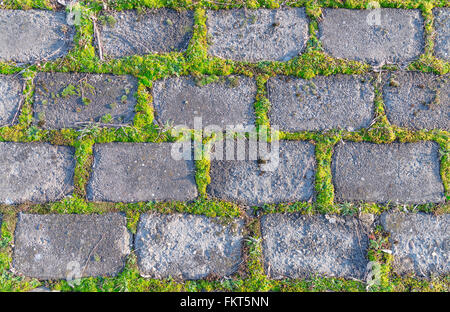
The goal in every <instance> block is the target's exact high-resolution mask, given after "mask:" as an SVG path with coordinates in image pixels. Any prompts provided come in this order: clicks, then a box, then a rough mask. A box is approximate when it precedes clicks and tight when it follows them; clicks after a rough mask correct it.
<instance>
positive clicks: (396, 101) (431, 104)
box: [383, 71, 450, 131]
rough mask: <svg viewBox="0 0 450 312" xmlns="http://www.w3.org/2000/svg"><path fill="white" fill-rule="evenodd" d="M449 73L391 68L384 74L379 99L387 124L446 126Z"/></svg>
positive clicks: (449, 110) (448, 126) (449, 109)
mask: <svg viewBox="0 0 450 312" xmlns="http://www.w3.org/2000/svg"><path fill="white" fill-rule="evenodd" d="M449 81H450V76H449V75H445V76H438V75H435V74H432V73H421V72H409V71H408V72H395V73H391V74H389V75H386V76H385V81H384V86H383V99H384V105H385V108H386V115H387V117H388V120H389V121H390V122H391V124H394V125H397V126H400V127H406V128H410V129H414V130H420V129H442V130H447V131H448V130H450V83H449Z"/></svg>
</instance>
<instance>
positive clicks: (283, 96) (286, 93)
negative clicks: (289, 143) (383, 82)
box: [267, 75, 374, 132]
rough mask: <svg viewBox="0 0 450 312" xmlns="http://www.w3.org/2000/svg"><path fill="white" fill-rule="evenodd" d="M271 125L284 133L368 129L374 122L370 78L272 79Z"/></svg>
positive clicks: (270, 87)
mask: <svg viewBox="0 0 450 312" xmlns="http://www.w3.org/2000/svg"><path fill="white" fill-rule="evenodd" d="M267 87H268V94H269V100H270V103H271V107H270V112H269V118H270V124H271V125H277V126H278V127H279V129H280V130H283V131H291V132H295V131H303V130H308V131H317V130H327V129H347V130H349V131H353V130H357V129H360V128H364V127H368V126H369V125H370V122H371V121H372V119H373V110H374V103H373V100H374V91H373V86H372V84H371V77H369V76H365V77H358V76H349V75H336V76H328V77H324V76H321V77H316V78H314V79H312V80H304V79H297V78H292V77H281V76H280V77H276V78H271V79H270V80H269V81H268V83H267Z"/></svg>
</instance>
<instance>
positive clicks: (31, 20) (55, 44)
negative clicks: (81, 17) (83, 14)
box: [0, 9, 75, 63]
mask: <svg viewBox="0 0 450 312" xmlns="http://www.w3.org/2000/svg"><path fill="white" fill-rule="evenodd" d="M74 34H75V27H74V26H70V25H68V24H67V22H66V13H64V12H52V11H43V10H26V11H22V10H1V9H0V42H1V44H0V60H1V61H13V62H16V63H34V62H37V61H43V60H47V61H48V60H53V59H56V58H58V57H62V56H64V55H66V54H67V52H68V51H69V49H70V48H71V46H72V41H73V36H74Z"/></svg>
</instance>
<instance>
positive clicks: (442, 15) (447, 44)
mask: <svg viewBox="0 0 450 312" xmlns="http://www.w3.org/2000/svg"><path fill="white" fill-rule="evenodd" d="M433 14H434V29H435V30H436V38H435V39H434V51H435V53H436V56H437V57H438V58H441V59H444V60H447V61H448V60H450V9H449V8H435V9H434V10H433Z"/></svg>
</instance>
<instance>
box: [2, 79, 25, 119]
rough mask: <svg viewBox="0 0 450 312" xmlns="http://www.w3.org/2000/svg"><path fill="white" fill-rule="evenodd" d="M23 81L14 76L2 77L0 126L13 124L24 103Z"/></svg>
mask: <svg viewBox="0 0 450 312" xmlns="http://www.w3.org/2000/svg"><path fill="white" fill-rule="evenodd" d="M22 89H23V81H22V79H21V78H20V77H18V76H14V75H0V126H7V125H11V124H12V123H13V121H15V120H13V119H14V116H16V115H18V110H19V107H20V104H21V101H22Z"/></svg>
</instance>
